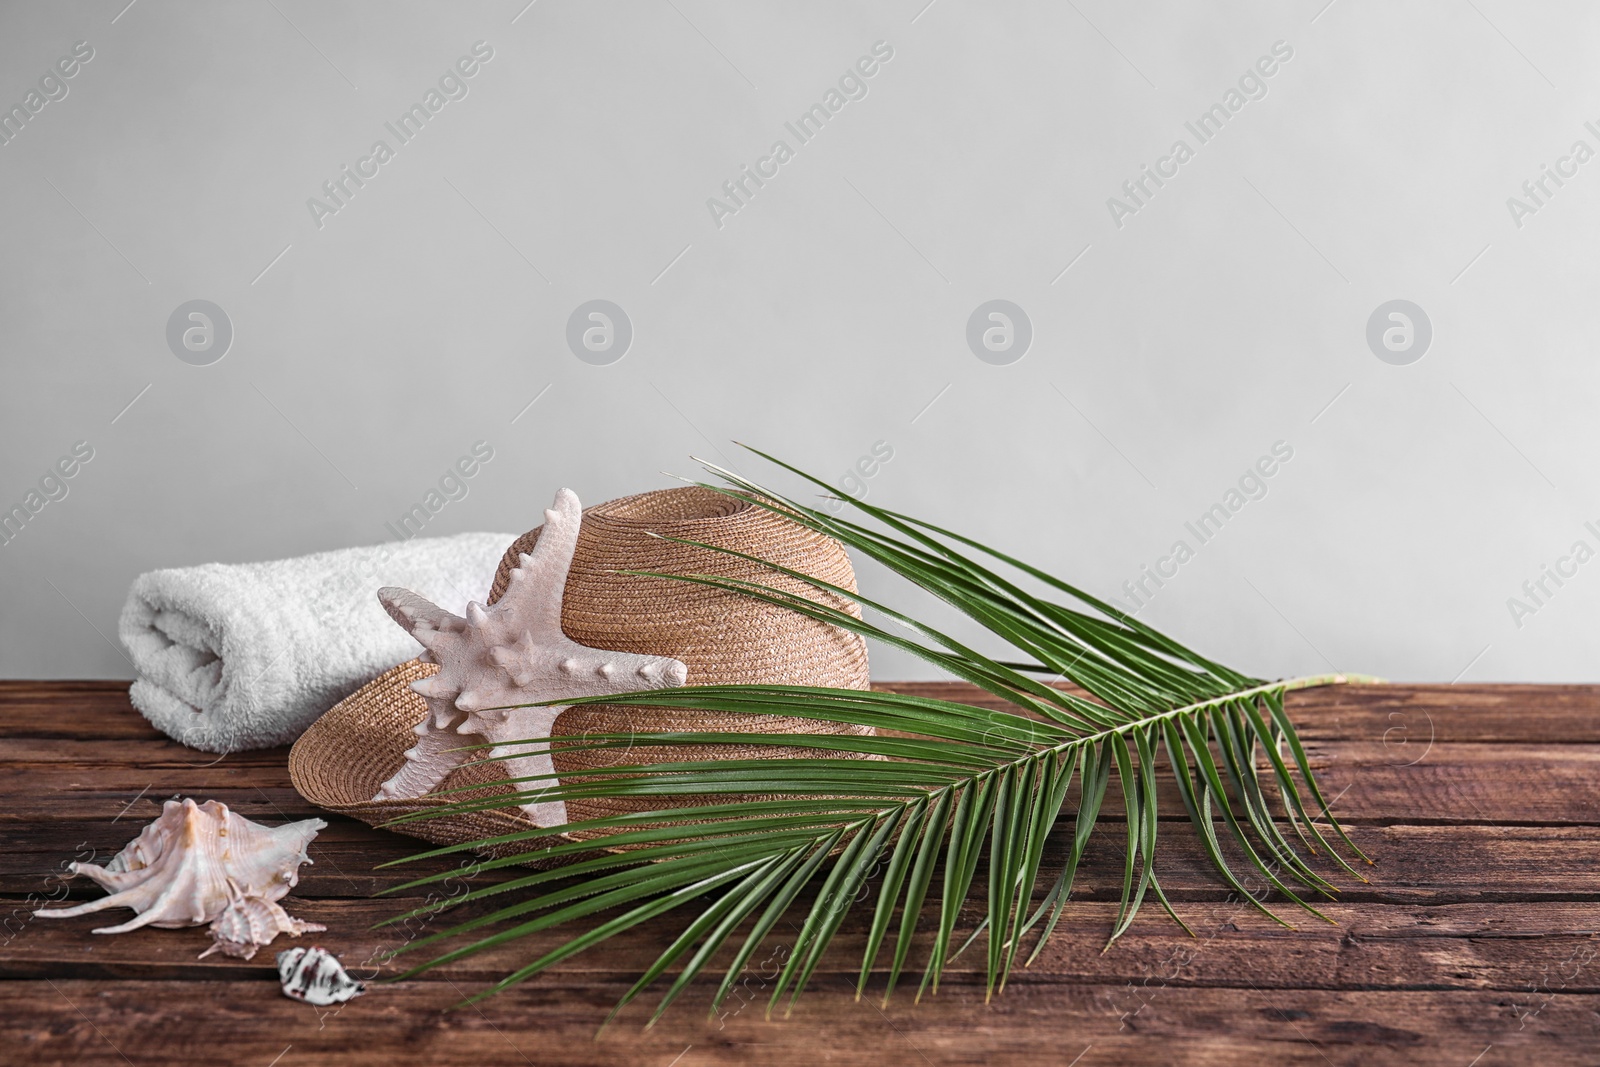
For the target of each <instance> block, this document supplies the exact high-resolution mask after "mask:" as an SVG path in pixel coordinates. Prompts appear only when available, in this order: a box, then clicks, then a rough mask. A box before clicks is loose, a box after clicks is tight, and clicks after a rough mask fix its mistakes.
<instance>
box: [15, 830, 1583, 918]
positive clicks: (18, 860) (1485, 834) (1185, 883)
mask: <svg viewBox="0 0 1600 1067" xmlns="http://www.w3.org/2000/svg"><path fill="white" fill-rule="evenodd" d="M119 825H122V824H119ZM335 825H337V824H335ZM1068 829H1069V828H1058V829H1057V830H1056V831H1055V833H1053V834H1052V835H1051V839H1050V843H1049V844H1048V845H1047V850H1046V862H1045V864H1044V866H1043V873H1042V875H1041V877H1042V878H1051V877H1053V876H1054V875H1055V873H1056V872H1057V871H1058V870H1059V866H1058V865H1057V864H1058V861H1059V858H1060V856H1061V855H1062V854H1063V851H1064V848H1065V842H1066V836H1065V835H1066V833H1067V830H1068ZM333 830H334V827H333V826H330V827H329V829H328V830H325V831H323V836H322V837H319V838H318V840H316V841H315V842H313V843H312V845H311V850H310V852H311V856H312V858H313V859H314V860H315V861H316V863H315V865H314V866H311V867H307V868H302V871H301V881H300V885H299V887H298V889H297V890H296V892H297V894H298V895H299V896H302V897H310V898H325V897H365V896H370V895H372V894H373V893H376V892H378V891H380V890H382V889H387V888H390V887H394V886H398V885H400V884H401V883H403V882H408V881H411V880H413V879H415V878H417V877H421V876H422V875H424V874H426V873H432V872H434V871H440V872H443V871H451V870H454V869H456V868H457V867H458V863H452V862H450V861H449V860H448V859H443V858H441V859H438V860H433V861H428V862H426V863H420V864H407V865H403V866H400V867H387V868H383V869H379V864H382V863H385V862H387V861H389V860H392V859H399V858H401V857H404V856H408V855H412V854H415V853H416V852H418V851H420V850H421V848H422V847H423V846H422V845H421V844H420V843H413V842H411V841H410V840H409V839H407V838H402V837H400V836H398V835H393V834H388V833H387V832H386V831H375V830H367V829H365V828H362V827H357V826H355V825H354V824H348V822H347V832H344V831H342V832H340V833H334V832H333ZM108 836H109V835H108ZM125 836H126V835H125V834H124V833H120V832H119V833H118V834H117V835H116V836H115V837H113V838H112V840H113V841H116V840H117V839H119V838H123V837H125ZM1350 836H1351V838H1352V839H1353V840H1354V841H1355V842H1356V844H1357V845H1359V846H1360V847H1361V849H1362V850H1363V851H1365V852H1366V853H1367V854H1368V855H1369V856H1372V857H1373V858H1374V859H1375V860H1376V861H1377V866H1376V867H1371V868H1368V867H1364V866H1363V867H1362V868H1361V869H1362V870H1364V871H1366V872H1367V875H1368V877H1369V879H1370V882H1369V884H1365V885H1363V884H1361V883H1360V882H1357V881H1356V880H1354V879H1352V878H1350V877H1349V876H1348V875H1346V874H1345V873H1344V872H1343V871H1340V870H1338V869H1337V868H1335V867H1334V866H1333V865H1332V864H1331V863H1328V862H1326V861H1316V862H1314V864H1313V867H1314V869H1316V870H1320V871H1322V872H1323V873H1324V875H1325V876H1326V877H1328V878H1329V879H1330V880H1331V881H1333V882H1334V883H1335V884H1337V885H1339V886H1341V887H1342V893H1341V899H1342V900H1344V901H1345V902H1347V903H1359V902H1363V901H1372V902H1376V903H1391V904H1400V903H1418V904H1421V903H1429V904H1447V903H1464V902H1471V901H1488V900H1508V901H1524V900H1530V901H1531V900H1551V901H1553V900H1590V899H1600V863H1596V862H1595V861H1594V857H1595V856H1596V855H1600V828H1594V827H1545V826H1484V827H1473V826H1404V825H1396V826H1361V827H1354V828H1352V829H1351V833H1350ZM1122 840H1123V838H1122V828H1121V827H1120V826H1117V825H1115V824H1113V825H1110V826H1106V827H1102V828H1101V829H1100V830H1099V831H1098V832H1097V833H1096V835H1095V836H1094V837H1093V838H1092V839H1091V840H1090V844H1089V848H1088V850H1087V851H1086V853H1085V856H1084V861H1083V864H1082V866H1081V867H1080V868H1079V873H1078V876H1077V881H1076V886H1077V888H1076V889H1075V890H1074V897H1075V898H1076V899H1080V900H1115V899H1117V897H1118V896H1119V895H1120V893H1121V888H1122ZM118 847H120V846H118ZM71 849H72V845H71V844H68V845H65V846H63V850H62V852H61V853H60V854H51V853H49V852H48V851H46V852H42V853H41V852H34V853H15V854H13V853H10V852H8V851H5V850H0V893H4V894H7V895H9V896H13V897H26V896H28V895H29V894H34V895H47V894H51V893H60V892H61V890H60V888H59V887H60V884H61V883H60V876H61V864H62V863H63V862H65V861H71V860H72V859H74V858H76V855H77V854H76V853H74V852H73V851H71ZM82 851H84V852H88V851H89V850H88V849H85V850H82ZM1230 862H1232V863H1233V865H1234V868H1235V870H1236V871H1238V872H1239V873H1240V875H1241V877H1244V878H1245V881H1246V884H1247V885H1251V886H1255V885H1258V884H1260V883H1259V876H1255V875H1252V874H1249V866H1248V863H1247V862H1245V861H1243V860H1241V859H1239V858H1238V857H1236V856H1235V857H1234V858H1233V859H1232V860H1231V861H1230ZM1156 871H1157V873H1158V875H1159V876H1160V878H1161V884H1162V886H1163V888H1165V890H1166V891H1167V894H1168V896H1170V897H1172V898H1173V899H1174V900H1202V901H1203V900H1222V899H1224V898H1226V897H1227V896H1228V893H1229V890H1228V888H1227V886H1226V885H1225V884H1224V883H1223V882H1222V880H1221V879H1220V878H1219V877H1218V876H1217V874H1216V873H1215V871H1214V870H1213V868H1212V867H1211V865H1210V863H1209V862H1208V861H1207V860H1206V858H1205V855H1204V853H1203V852H1202V851H1201V848H1200V846H1199V844H1198V842H1197V841H1196V839H1195V836H1194V834H1193V833H1192V831H1191V830H1190V829H1189V827H1188V826H1187V825H1183V826H1173V827H1170V828H1168V829H1166V830H1164V831H1163V834H1162V836H1161V838H1160V842H1159V845H1158V852H1157V860H1156ZM511 873H523V872H520V871H519V872H507V874H511ZM483 877H484V878H487V877H489V876H488V875H485V876H483ZM475 884H478V883H475ZM426 892H427V890H425V889H418V890H414V891H408V893H423V894H425V893H426ZM98 895H99V890H98V889H97V888H95V886H94V885H93V884H92V883H90V882H89V881H88V879H85V878H79V879H76V880H74V881H72V882H71V883H70V884H69V885H68V892H67V896H68V897H70V898H71V899H74V900H86V899H91V898H93V897H95V896H98ZM1151 907H1152V908H1154V907H1155V904H1154V903H1153V902H1152V904H1151Z"/></svg>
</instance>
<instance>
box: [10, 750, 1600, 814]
mask: <svg viewBox="0 0 1600 1067" xmlns="http://www.w3.org/2000/svg"><path fill="white" fill-rule="evenodd" d="M52 743H55V742H48V741H39V740H29V741H27V742H25V743H23V745H24V747H22V748H21V752H20V754H19V755H17V756H16V757H15V758H13V759H11V760H8V761H7V762H0V796H6V797H8V798H10V799H9V801H8V803H7V804H6V805H4V807H3V808H0V823H5V822H37V821H47V820H64V819H69V820H82V819H85V818H96V817H114V816H116V815H118V814H120V813H122V812H124V811H127V816H126V817H127V818H136V820H137V822H145V821H148V820H150V819H153V818H155V816H156V815H158V814H160V810H161V802H162V801H163V800H164V799H166V798H168V797H171V796H174V795H178V794H182V795H187V796H195V797H199V798H202V799H207V800H210V799H215V800H221V801H222V802H223V803H225V804H227V805H229V806H230V807H233V808H236V809H237V810H238V811H239V812H240V813H241V814H243V815H246V816H248V817H249V818H252V819H260V818H267V819H273V818H282V819H288V818H296V819H299V818H309V817H311V816H314V815H317V814H319V810H318V809H317V808H315V807H313V806H312V805H311V804H309V803H308V802H307V801H305V800H304V799H302V798H301V797H300V796H299V795H298V794H297V793H296V792H295V790H294V786H293V784H292V783H291V782H290V780H289V769H288V759H287V754H286V753H284V752H283V750H281V749H268V750H265V751H263V752H256V753H240V754H235V755H230V756H221V757H219V756H213V755H209V754H207V753H200V752H194V751H193V750H190V749H185V748H183V747H182V746H179V745H175V744H173V743H171V742H74V743H72V744H71V745H70V746H63V747H64V748H65V749H66V750H65V751H60V752H57V753H55V754H54V756H53V758H38V759H34V758H32V757H34V756H41V757H42V756H43V754H42V753H38V752H35V751H33V750H32V747H31V746H36V745H50V744H52ZM133 746H139V747H142V748H143V749H145V750H146V751H145V752H139V751H132V752H130V751H129V749H130V748H131V747H133ZM1307 751H1308V753H1309V754H1310V760H1311V763H1312V766H1313V769H1314V770H1315V771H1316V773H1317V775H1318V778H1319V780H1320V781H1321V783H1322V786H1323V790H1324V793H1325V794H1326V795H1327V796H1328V797H1330V798H1333V797H1338V801H1337V803H1336V804H1335V807H1334V810H1335V813H1336V814H1337V815H1338V816H1339V818H1340V820H1341V821H1345V822H1351V823H1360V822H1374V821H1375V822H1386V823H1387V822H1418V823H1427V822H1463V823H1465V822H1484V823H1490V822H1494V823H1538V824H1546V825H1558V824H1561V825H1578V824H1582V825H1600V789H1595V788H1593V783H1594V782H1595V781H1596V780H1597V778H1600V746H1595V745H1552V744H1545V743H1517V744H1512V743H1505V744H1494V745H1489V744H1477V743H1460V742H1436V743H1434V744H1432V745H1431V746H1427V747H1416V748H1414V749H1413V748H1405V749H1397V748H1396V747H1395V746H1392V745H1389V744H1385V743H1384V742H1383V741H1381V740H1378V741H1362V740H1351V741H1312V742H1308V743H1307ZM1261 762H1262V766H1263V770H1264V771H1265V772H1266V774H1267V777H1268V778H1270V771H1269V770H1267V769H1266V762H1265V757H1263V758H1262V761H1261ZM1157 780H1158V783H1161V784H1162V788H1161V791H1160V797H1159V804H1158V810H1159V811H1160V813H1161V814H1162V815H1163V816H1164V817H1167V818H1171V819H1183V818H1185V815H1184V810H1183V806H1182V803H1181V802H1180V800H1179V798H1178V795H1177V791H1176V789H1175V788H1173V787H1172V786H1171V784H1170V783H1171V775H1170V771H1169V770H1168V769H1167V767H1166V762H1165V759H1164V757H1163V759H1162V760H1161V761H1160V763H1159V764H1158V771H1157ZM1512 780H1515V781H1516V783H1517V788H1515V789H1507V788H1506V784H1507V782H1509V781H1512ZM1268 793H1269V795H1274V796H1275V795H1276V790H1275V788H1274V787H1273V786H1272V785H1271V784H1270V782H1269V784H1268ZM1071 803H1073V801H1071V800H1069V805H1070V804H1071ZM130 804H132V805H133V807H132V809H129V805H130ZM1069 810H1070V807H1069ZM1106 812H1107V814H1108V815H1116V814H1119V813H1120V812H1121V795H1120V792H1119V791H1117V790H1115V789H1113V790H1112V791H1111V792H1110V794H1109V795H1108V796H1107V799H1106Z"/></svg>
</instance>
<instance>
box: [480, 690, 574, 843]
mask: <svg viewBox="0 0 1600 1067" xmlns="http://www.w3.org/2000/svg"><path fill="white" fill-rule="evenodd" d="M566 710H567V709H566V708H565V707H563V706H560V705H557V706H553V707H547V708H516V709H513V710H512V711H511V712H510V713H509V714H508V715H507V716H506V718H505V719H504V720H503V721H500V722H495V723H492V724H488V728H487V729H486V730H484V731H483V736H484V738H485V739H486V740H488V741H492V742H494V743H495V747H494V748H491V749H490V750H489V755H490V757H491V758H498V759H501V760H502V762H503V764H504V766H505V771H506V776H507V777H509V778H528V777H535V776H543V775H550V776H552V777H541V778H540V779H539V780H538V781H532V782H518V783H517V788H518V789H520V790H523V791H526V792H532V791H537V790H543V789H548V788H551V787H553V786H555V785H558V784H559V782H558V781H557V779H556V778H554V777H553V775H554V774H555V773H556V768H555V762H554V761H553V760H552V759H551V757H550V746H549V745H519V744H515V743H514V742H517V741H525V740H529V739H532V738H541V737H549V736H550V732H551V730H552V729H553V728H554V727H555V722H556V719H557V718H559V717H560V715H561V713H562V712H563V711H566ZM506 757H509V758H506ZM521 808H522V810H523V811H525V812H527V813H528V814H529V815H531V816H532V817H533V821H534V824H535V825H537V826H560V825H561V824H563V823H565V822H566V821H567V805H566V804H565V803H564V802H563V801H560V800H540V799H537V798H535V799H533V800H530V801H527V802H525V803H523V804H522V805H521Z"/></svg>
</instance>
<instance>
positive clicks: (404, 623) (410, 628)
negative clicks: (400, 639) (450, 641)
mask: <svg viewBox="0 0 1600 1067" xmlns="http://www.w3.org/2000/svg"><path fill="white" fill-rule="evenodd" d="M378 603H380V604H382V605H383V610H384V611H387V612H388V613H389V617H390V618H391V619H393V620H394V621H395V622H397V623H399V624H400V626H401V628H402V629H404V630H405V631H406V633H408V634H412V635H413V636H415V634H416V632H417V631H418V630H419V629H420V630H443V631H445V632H446V633H450V632H460V630H461V629H462V619H461V616H459V615H456V614H455V613H453V612H449V611H446V610H445V609H444V608H441V607H440V606H439V605H437V604H435V603H434V602H433V601H431V600H429V599H428V598H427V597H425V596H418V595H417V594H416V593H413V592H412V591H411V590H409V589H402V588H400V587H399V586H397V585H386V586H384V587H383V588H382V589H380V590H378Z"/></svg>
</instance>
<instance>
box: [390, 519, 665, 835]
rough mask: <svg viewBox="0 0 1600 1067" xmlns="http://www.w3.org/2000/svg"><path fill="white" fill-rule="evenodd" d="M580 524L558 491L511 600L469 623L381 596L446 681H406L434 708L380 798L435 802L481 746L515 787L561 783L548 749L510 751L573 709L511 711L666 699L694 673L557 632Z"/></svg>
mask: <svg viewBox="0 0 1600 1067" xmlns="http://www.w3.org/2000/svg"><path fill="white" fill-rule="evenodd" d="M582 520H583V505H582V504H581V503H579V501H578V496H577V494H576V493H574V492H573V491H572V490H570V489H563V490H561V491H560V492H559V493H557V494H556V500H555V504H554V505H553V506H552V507H551V508H550V509H549V510H548V511H546V512H545V513H544V528H543V532H542V533H541V534H540V535H539V541H538V543H537V544H535V545H534V546H533V551H532V552H530V553H525V554H523V555H522V556H521V557H520V565H519V566H517V567H515V568H514V569H513V570H512V571H511V574H510V578H509V579H508V581H509V585H508V586H507V588H506V592H505V595H504V596H502V597H501V598H500V599H499V600H497V601H496V602H495V603H494V604H493V605H492V606H490V607H487V608H486V607H484V606H483V605H481V604H478V603H476V602H472V603H469V604H468V605H467V614H466V617H465V618H462V617H461V616H459V615H455V614H452V613H451V612H448V611H446V610H444V609H443V608H441V607H439V606H438V605H437V604H434V603H433V602H432V601H430V600H428V599H426V598H425V597H420V596H418V595H417V594H415V593H413V592H411V591H410V590H407V589H401V588H398V587H396V586H386V587H384V588H383V589H380V590H378V600H379V601H381V602H382V604H383V606H384V609H385V610H386V611H388V613H389V616H390V618H392V619H394V621H395V622H397V623H398V624H400V626H402V627H404V628H405V629H406V631H408V632H409V633H410V634H411V636H412V637H415V638H416V639H417V640H418V641H419V642H420V643H421V644H422V646H423V648H424V649H425V651H424V653H423V655H424V656H425V657H426V658H427V661H428V662H429V663H437V664H439V671H438V673H437V674H434V675H432V676H430V677H428V678H423V679H419V680H418V681H415V682H412V683H411V688H412V690H413V691H414V692H416V693H417V694H419V695H420V696H421V697H422V698H423V699H424V700H425V701H427V704H428V714H427V715H425V716H424V717H423V719H422V721H421V722H419V723H417V725H416V727H415V729H414V731H413V732H414V733H415V734H416V735H417V743H416V744H415V745H413V746H412V747H411V748H409V749H407V750H406V753H405V758H406V761H405V763H403V764H401V766H400V769H399V770H398V771H396V772H395V774H394V776H393V777H392V778H390V779H389V780H388V781H386V782H384V783H383V785H382V786H381V787H379V789H378V792H377V794H376V795H375V796H374V797H373V798H372V799H373V800H396V799H413V798H416V797H420V796H422V795H423V794H425V793H427V792H429V791H430V790H432V789H433V788H434V787H435V786H437V785H438V784H439V783H440V782H442V781H444V779H445V778H446V777H447V776H448V775H449V774H450V772H451V771H453V770H454V769H455V768H456V767H457V766H459V765H460V764H461V762H462V761H463V760H464V759H465V758H466V756H467V753H466V751H465V749H466V748H467V747H468V746H470V745H471V744H472V743H473V741H474V740H475V739H480V738H481V739H482V740H484V741H487V742H489V743H490V744H492V745H493V746H494V747H492V748H490V749H489V755H490V757H491V758H495V759H503V760H504V761H505V765H506V773H507V775H509V776H510V777H512V778H513V779H515V778H524V777H527V778H539V777H542V778H544V779H545V780H547V781H548V782H549V783H550V784H552V785H554V784H555V783H556V779H555V764H554V762H553V761H552V760H551V756H550V750H549V747H548V746H545V747H543V748H538V747H530V746H527V745H516V744H513V743H512V742H516V741H522V740H525V739H527V738H536V737H548V736H549V735H550V729H551V727H552V725H554V723H555V721H556V718H557V717H558V716H559V715H560V714H561V713H562V712H564V711H566V710H567V708H568V707H570V706H571V705H568V704H556V705H551V706H547V707H508V705H513V704H531V703H533V702H535V701H541V700H559V699H561V698H563V697H584V696H605V695H608V694H612V693H632V692H638V691H639V690H642V689H661V688H666V687H671V686H680V685H682V684H683V683H684V681H685V680H686V679H687V677H688V670H689V669H688V667H686V666H685V665H684V664H683V663H682V662H680V661H679V660H675V659H671V658H669V657H666V656H641V655H635V654H633V653H631V652H609V651H606V650H605V649H600V648H590V647H589V646H587V645H580V644H578V643H577V642H576V641H574V640H572V639H571V638H569V637H568V636H567V635H566V633H565V632H564V631H563V630H562V629H561V598H562V596H563V593H564V590H565V589H566V584H567V572H568V571H569V570H570V569H571V567H572V554H573V551H574V550H575V549H576V548H577V544H578V529H579V526H580V525H581V523H582ZM462 734H467V735H472V736H468V737H465V738H463V737H462V736H461V735H462ZM524 787H525V788H532V787H530V786H526V785H525V786H524ZM522 809H523V810H524V811H526V812H527V813H528V814H529V815H531V816H533V820H534V822H535V823H536V824H537V825H539V826H559V825H561V824H562V823H564V822H566V821H567V809H566V804H565V803H564V802H562V801H560V800H549V801H533V802H531V803H525V804H523V805H522Z"/></svg>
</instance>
